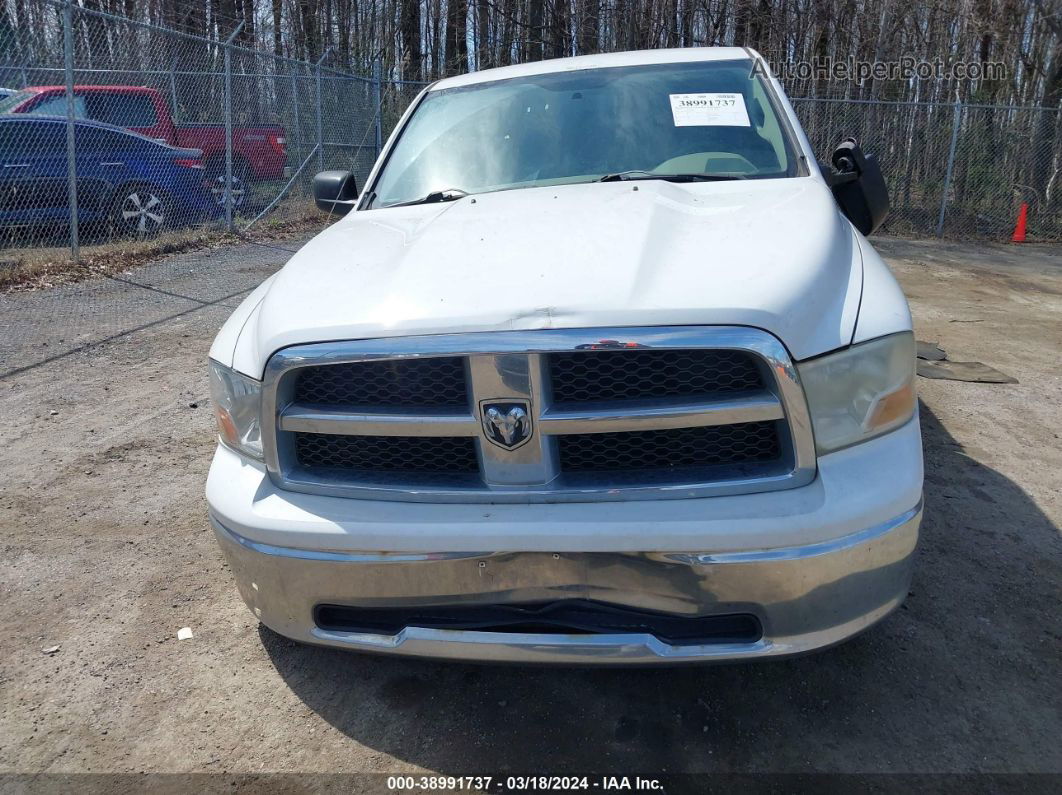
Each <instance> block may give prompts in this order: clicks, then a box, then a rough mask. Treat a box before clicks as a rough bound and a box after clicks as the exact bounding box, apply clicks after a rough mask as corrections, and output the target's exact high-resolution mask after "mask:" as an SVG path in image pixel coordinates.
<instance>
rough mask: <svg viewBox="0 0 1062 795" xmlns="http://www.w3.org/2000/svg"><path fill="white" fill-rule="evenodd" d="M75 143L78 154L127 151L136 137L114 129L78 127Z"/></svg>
mask: <svg viewBox="0 0 1062 795" xmlns="http://www.w3.org/2000/svg"><path fill="white" fill-rule="evenodd" d="M75 135H76V138H75V143H76V146H77V151H78V154H81V153H84V154H90V153H91V154H101V155H107V154H115V153H118V152H128V151H129V150H130V149H133V148H134V145H135V144H136V143H137V139H136V138H134V137H133V136H131V135H123V134H122V133H120V132H116V131H114V130H102V129H100V128H99V127H91V126H88V125H86V126H84V127H78V128H77V130H76V132H75Z"/></svg>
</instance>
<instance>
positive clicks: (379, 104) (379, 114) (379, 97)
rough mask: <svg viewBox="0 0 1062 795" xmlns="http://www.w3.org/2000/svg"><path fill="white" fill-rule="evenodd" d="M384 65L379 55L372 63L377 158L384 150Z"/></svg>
mask: <svg viewBox="0 0 1062 795" xmlns="http://www.w3.org/2000/svg"><path fill="white" fill-rule="evenodd" d="M382 72H383V65H382V64H381V63H380V56H379V55H377V56H376V58H375V59H374V60H373V62H372V88H373V91H374V92H375V94H376V157H377V158H378V157H379V156H380V152H381V151H382V150H383V87H382V85H381V81H382V75H381V73H382Z"/></svg>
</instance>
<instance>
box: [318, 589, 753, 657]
mask: <svg viewBox="0 0 1062 795" xmlns="http://www.w3.org/2000/svg"><path fill="white" fill-rule="evenodd" d="M314 623H315V624H316V625H317V627H318V628H319V629H322V630H325V631H328V632H347V633H353V634H362V635H384V636H392V637H393V636H396V635H399V634H401V633H402V631H403V630H405V629H407V628H409V627H416V628H421V629H439V630H451V631H453V630H465V631H475V632H485V633H513V632H518V633H529V634H544V635H550V634H564V635H612V634H617V633H635V634H645V635H651V636H652V637H654V638H656V639H657V640H659V641H662V642H663V643H667V644H669V645H671V646H703V645H707V644H713V643H755V642H756V641H758V640H760V638H762V637H763V627H762V626H761V625H760V621H759V619H758V618H757V617H756V616H754V615H751V614H747V613H736V614H725V615H699V616H682V615H674V614H667V613H660V612H656V611H652V610H637V609H634V608H629V607H624V606H622V605H609V604H604V603H601V602H595V601H592V600H586V599H560V600H556V601H550V602H538V603H530V604H495V605H426V606H419V607H414V608H408V607H407V608H365V607H345V606H342V605H329V604H320V605H317V606H316V607H315V608H314Z"/></svg>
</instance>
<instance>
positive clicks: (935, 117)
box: [0, 0, 1062, 262]
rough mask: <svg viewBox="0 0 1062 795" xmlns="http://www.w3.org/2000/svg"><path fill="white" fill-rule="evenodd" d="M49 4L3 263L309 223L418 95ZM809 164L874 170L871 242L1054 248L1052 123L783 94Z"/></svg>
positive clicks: (1058, 151)
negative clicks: (1009, 242)
mask: <svg viewBox="0 0 1062 795" xmlns="http://www.w3.org/2000/svg"><path fill="white" fill-rule="evenodd" d="M49 2H54V3H55V4H54V11H55V13H54V15H52V16H51V17H49V18H48V19H46V20H45V22H44V24H42V25H39V26H35V27H34V28H33V29H32V30H25V29H20V30H11V29H7V30H3V31H0V39H3V40H2V41H0V85H2V86H4V87H5V90H6V91H8V92H10V95H9V96H7V97H6V98H4V99H3V100H0V160H2V162H0V235H2V236H3V238H2V242H0V248H3V249H4V251H2V252H0V262H12V261H18V260H19V259H20V258H21V257H23V256H24V255H25V253H26V251H27V250H29V251H34V250H39V249H41V248H46V249H47V248H51V249H52V250H54V251H59V252H62V250H63V249H69V252H70V254H71V255H72V257H73V258H74V259H77V258H78V256H79V254H80V253H81V250H82V249H83V248H86V247H93V246H98V245H108V244H114V243H115V242H119V243H120V242H121V241H127V240H129V239H142V238H150V237H156V236H159V235H164V234H170V235H181V234H189V233H195V232H198V231H200V230H218V229H226V228H227V229H229V230H230V231H241V232H247V231H248V230H251V231H254V230H255V229H263V228H265V229H268V228H269V227H270V225H271V224H275V223H277V222H278V221H282V220H283V219H286V218H292V217H298V216H299V214H300V213H301V214H304V215H305V214H307V213H310V212H311V209H312V208H311V204H310V202H309V201H308V200H307V199H308V194H309V187H310V183H311V180H312V175H313V174H314V173H315V172H317V171H320V170H323V169H329V168H343V169H350V170H351V171H353V172H354V173H355V174H356V176H357V177H358V179H359V184H362V181H363V180H364V179H365V177H366V176H367V174H368V172H369V170H370V168H371V166H372V164H373V162H374V161H375V159H376V157H377V155H378V154H379V152H380V149H381V146H382V143H383V140H384V139H385V137H386V135H387V134H388V133H389V131H390V130H391V129H392V128H393V126H394V125H395V124H396V123H397V121H398V119H399V117H400V116H401V114H402V112H403V111H404V109H405V108H406V107H407V106H408V104H409V102H410V101H411V100H412V99H413V98H414V97H415V96H416V94H417V93H418V92H419V91H420V90H421V89H422V87H423V84H421V83H412V82H403V81H396V80H391V79H385V78H384V77H383V76H381V75H380V74H379V71H378V70H377V71H376V73H375V74H374V75H371V76H363V75H354V74H349V73H345V72H342V71H339V70H336V69H333V68H331V67H330V66H329V55H328V53H326V54H325V55H324V56H323V57H322V58H321V59H320V60H319V61H317V62H316V63H306V62H302V61H296V60H292V59H288V58H284V57H280V56H276V55H273V54H271V53H266V52H262V51H257V50H251V49H248V48H246V47H243V46H239V44H238V41H239V38H238V37H239V34H240V28H239V27H237V28H235V29H234V30H233V31H232V33H231V35H230V36H229V38H228V39H227V40H226V41H217V40H211V39H207V38H201V37H197V36H194V35H190V34H185V33H179V32H176V31H172V30H168V29H165V28H160V27H157V26H154V25H150V24H146V23H142V22H134V21H131V20H129V19H125V18H123V17H116V16H112V15H109V14H106V13H103V12H100V11H95V10H89V9H86V8H82V7H80V6H78V5H76V4H74V3H72V2H69V1H68V0H49ZM792 102H793V106H794V108H795V109H796V111H797V114H798V115H799V116H800V118H801V121H802V123H803V125H804V128H805V130H806V131H807V133H808V136H809V138H810V139H811V141H812V143H813V145H814V147H815V151H816V153H817V154H818V155H819V157H820V158H821V159H826V158H827V157H828V155H829V153H830V151H831V149H832V148H833V146H835V145H836V144H837V143H839V142H840V141H841V140H842V139H843V138H844V137H846V136H849V135H854V136H855V137H856V138H858V139H859V140H860V142H861V144H862V145H863V147H864V149H865V150H866V151H870V152H874V153H876V154H877V155H878V158H879V160H880V162H881V164H882V167H883V169H884V171H885V174H886V178H887V180H888V183H889V187H890V190H891V195H892V202H893V210H892V214H891V216H890V218H889V220H888V222H887V226H886V228H885V230H884V231H886V232H890V233H893V234H904V235H938V236H945V237H953V238H968V237H975V238H982V239H988V240H1006V239H1009V236H1010V233H1011V231H1012V230H1013V228H1014V222H1015V217H1016V215H1017V212H1018V210H1019V208H1020V206H1021V205H1022V203H1027V204H1028V210H1029V234H1030V238H1031V239H1034V240H1044V241H1058V240H1062V218H1060V215H1059V201H1058V196H1057V194H1058V186H1057V175H1058V172H1059V169H1060V162H1062V133H1060V131H1059V129H1058V127H1059V113H1058V112H1057V111H1056V110H1048V109H1039V108H1020V107H1003V106H987V105H967V106H963V105H957V104H956V105H950V104H927V103H896V102H885V101H855V100H843V99H811V98H794V99H793V100H792Z"/></svg>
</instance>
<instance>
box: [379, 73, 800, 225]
mask: <svg viewBox="0 0 1062 795" xmlns="http://www.w3.org/2000/svg"><path fill="white" fill-rule="evenodd" d="M752 67H753V64H752V61H751V60H748V59H739V60H728V61H700V62H693V63H675V64H657V65H650V66H644V65H643V66H630V67H627V66H625V67H611V68H598V69H587V70H581V71H575V72H559V73H552V74H541V75H532V76H529V77H520V78H510V79H506V80H498V81H494V82H488V83H481V84H476V85H471V86H465V87H459V88H451V89H442V90H439V91H432V92H429V93H428V94H427V96H425V97H424V99H423V100H422V101H421V103H420V105H419V106H418V107H417V108H416V110H415V111H414V112H413V114H412V116H411V117H410V118H409V120H408V122H407V123H406V125H405V127H404V128H403V129H402V131H401V133H400V136H399V138H398V142H397V144H396V145H395V147H394V149H393V150H392V152H391V153H390V155H389V157H388V159H387V161H386V163H385V165H384V167H383V169H382V170H381V173H380V175H379V177H378V178H377V180H376V184H375V186H374V187H373V194H374V198H373V200H372V205H371V206H374V207H386V206H391V205H396V204H404V203H411V202H413V203H415V202H417V201H419V200H423V199H424V198H425V197H429V196H430V197H433V198H431V199H429V201H434V200H436V199H435V198H434V197H437V196H439V194H440V192H442V193H443V195H444V196H447V195H450V196H453V197H455V198H456V196H457V195H464V194H470V193H485V192H488V191H496V190H508V189H512V188H527V187H537V186H544V185H560V184H566V183H576V182H593V181H595V180H600V179H601V178H602V177H608V178H610V179H617V178H622V177H623V176H624V175H630V177H631V178H639V179H652V178H654V177H661V178H662V177H665V176H667V175H677V176H681V177H685V178H686V179H689V178H691V176H693V175H711V176H715V177H718V178H721V179H754V178H777V177H789V176H795V175H796V174H798V173H799V171H798V169H799V166H798V161H797V158H796V156H795V151H796V149H795V147H794V145H793V143H792V141H791V140H790V138H789V133H788V128H787V127H786V126H785V125H784V123H783V122H781V121H780V119H779V116H778V114H777V113H776V112H775V107H774V103H773V102H772V101H771V95H770V94H769V90H770V89H769V88H768V87H767V86H766V85H765V84H764V82H763V79H762V78H761V77H760V76H759V75H758V74H753V68H752ZM448 191H449V192H452V193H450V194H447V193H446V192H448Z"/></svg>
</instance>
